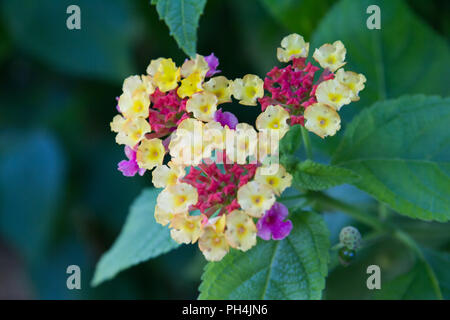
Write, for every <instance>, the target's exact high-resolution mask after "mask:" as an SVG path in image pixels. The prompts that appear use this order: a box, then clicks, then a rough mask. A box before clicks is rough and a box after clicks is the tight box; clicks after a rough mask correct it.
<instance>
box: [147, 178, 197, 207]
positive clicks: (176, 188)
mask: <svg viewBox="0 0 450 320" xmlns="http://www.w3.org/2000/svg"><path fill="white" fill-rule="evenodd" d="M197 200H198V193H197V189H195V188H194V187H193V186H191V185H190V184H188V183H184V182H181V183H177V184H174V185H169V186H167V187H166V188H165V189H164V190H163V191H161V193H160V194H159V195H158V198H157V199H156V203H157V205H158V206H159V207H161V208H164V210H165V211H169V212H173V213H174V214H176V213H183V212H187V211H188V209H189V206H191V205H194V204H196V203H197Z"/></svg>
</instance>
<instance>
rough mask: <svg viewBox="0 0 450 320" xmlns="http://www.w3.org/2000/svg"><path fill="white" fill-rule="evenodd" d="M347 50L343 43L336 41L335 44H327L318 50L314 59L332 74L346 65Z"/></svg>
mask: <svg viewBox="0 0 450 320" xmlns="http://www.w3.org/2000/svg"><path fill="white" fill-rule="evenodd" d="M346 53H347V50H346V49H345V47H344V44H343V43H342V42H341V41H339V40H338V41H335V42H334V43H333V44H329V43H326V44H324V45H322V46H321V47H320V48H319V49H316V50H315V51H314V54H313V58H314V59H315V60H316V61H317V62H318V63H319V64H320V66H321V67H322V68H324V69H325V68H327V69H329V70H330V71H331V72H334V71H336V70H337V69H339V68H340V67H342V66H343V65H345V62H344V61H345V54H346Z"/></svg>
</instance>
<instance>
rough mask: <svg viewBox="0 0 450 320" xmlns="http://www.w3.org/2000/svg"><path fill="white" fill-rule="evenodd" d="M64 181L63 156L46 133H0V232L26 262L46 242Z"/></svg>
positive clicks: (38, 255) (37, 255) (39, 253)
mask: <svg viewBox="0 0 450 320" xmlns="http://www.w3.org/2000/svg"><path fill="white" fill-rule="evenodd" d="M64 182H65V159H64V155H63V153H62V150H61V146H60V144H59V143H58V141H57V140H56V139H55V138H54V137H53V136H52V135H51V134H50V133H48V132H42V131H36V132H30V133H25V134H23V133H22V134H17V133H13V132H3V133H2V135H0V234H1V236H2V237H4V238H5V239H6V240H7V241H8V242H10V243H12V244H13V245H14V246H15V247H16V248H17V249H18V250H19V252H20V254H21V255H23V256H24V257H25V258H26V259H27V260H28V261H27V262H31V260H35V261H37V260H39V259H41V257H42V253H43V251H45V249H46V248H47V245H48V244H49V241H50V234H51V229H52V226H53V223H54V222H55V217H56V214H57V209H58V205H59V204H60V203H61V202H60V201H61V197H62V196H64Z"/></svg>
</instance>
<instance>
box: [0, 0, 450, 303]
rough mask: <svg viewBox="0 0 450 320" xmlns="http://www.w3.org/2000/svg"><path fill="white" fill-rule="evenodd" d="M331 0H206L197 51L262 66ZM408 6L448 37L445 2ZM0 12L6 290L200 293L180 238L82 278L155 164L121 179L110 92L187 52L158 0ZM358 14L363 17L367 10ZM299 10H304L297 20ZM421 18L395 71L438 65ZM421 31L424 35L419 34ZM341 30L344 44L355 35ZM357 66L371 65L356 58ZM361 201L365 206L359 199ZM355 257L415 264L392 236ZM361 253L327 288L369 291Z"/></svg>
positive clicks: (12, 7)
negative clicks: (106, 274)
mask: <svg viewBox="0 0 450 320" xmlns="http://www.w3.org/2000/svg"><path fill="white" fill-rule="evenodd" d="M354 1H355V2H358V0H354ZM331 2H332V1H307V0H303V1H293V0H291V1H287V0H284V1H280V3H278V1H277V2H276V3H275V1H269V0H250V1H238V0H232V1H220V0H209V1H207V3H206V6H205V9H204V12H203V15H202V16H201V18H200V27H199V29H198V31H197V33H198V34H197V37H198V45H197V50H198V52H199V53H201V54H209V53H210V52H214V53H215V55H216V56H218V57H219V58H220V63H221V64H220V69H221V70H224V75H225V76H227V77H230V78H235V77H240V76H242V75H243V74H246V73H255V74H258V75H260V76H261V77H262V76H263V75H264V74H265V73H266V72H267V71H269V70H270V68H271V67H272V66H273V65H276V64H277V61H276V55H275V52H276V47H277V46H278V45H279V42H280V40H281V38H282V37H283V36H284V35H286V34H287V33H290V32H298V33H300V34H303V35H305V37H306V39H307V40H311V39H312V38H311V37H312V35H313V34H314V31H315V30H316V28H317V26H318V25H319V22H320V19H321V18H322V16H324V15H325V16H326V15H327V14H329V10H330V8H331V7H332V6H333V5H332V3H331ZM388 2H389V1H384V2H383V3H388ZM69 4H78V5H79V6H80V8H81V12H82V13H81V15H82V17H81V23H82V29H81V30H68V29H67V28H66V19H67V16H68V15H67V14H66V8H67V6H68V5H69ZM408 4H409V5H410V8H411V10H412V11H413V14H414V15H417V16H418V18H417V19H420V20H418V21H420V23H424V24H427V25H430V26H431V27H432V28H433V29H434V31H435V32H436V33H437V34H439V35H440V37H442V38H443V39H440V40H439V42H441V41H442V42H443V41H448V35H449V21H450V19H448V15H449V10H448V1H445V0H444V1H440V0H436V1H428V2H426V3H425V2H423V1H419V0H417V1H408ZM290 5H292V6H293V7H292V9H290V7H289V6H290ZM334 7H335V9H334V10H337V9H336V5H334ZM445 8H447V10H445ZM400 9H402V10H400ZM0 10H1V12H0V16H1V17H2V19H1V20H0V39H1V40H0V71H1V74H2V76H1V80H0V81H1V86H0V93H1V95H0V96H1V99H2V101H1V112H0V243H1V244H2V245H1V246H0V261H3V260H2V259H3V257H7V258H6V259H8V261H9V262H11V266H13V267H8V266H9V264H0V274H1V277H0V297H6V298H17V297H31V298H52V299H66V298H67V299H80V298H83V299H86V298H97V299H102V298H126V299H127V298H154V299H164V298H197V296H198V285H199V283H200V276H201V274H202V272H203V266H204V264H205V261H204V259H203V257H202V256H201V254H200V253H199V252H198V250H197V248H195V247H193V246H192V247H188V246H181V247H180V248H178V249H176V250H174V251H171V252H170V253H168V254H165V255H163V256H161V257H158V258H156V259H153V260H150V261H148V262H146V263H143V264H140V265H138V266H135V267H133V268H131V269H129V270H127V271H124V272H123V273H120V274H119V275H118V276H117V277H116V278H115V279H114V281H109V282H105V283H104V284H102V285H101V286H99V287H97V288H91V287H90V286H89V281H90V279H92V275H93V270H94V265H95V263H96V262H97V261H98V259H99V257H100V255H101V254H102V253H103V252H104V251H106V250H107V249H108V248H109V247H110V246H111V244H112V243H113V240H114V239H115V238H116V237H117V235H118V234H119V231H120V229H121V226H122V225H123V223H124V220H125V217H126V215H127V213H128V208H129V206H130V204H131V203H132V201H133V199H135V198H136V197H137V196H138V195H139V194H140V192H141V190H142V189H143V188H144V187H146V186H151V179H150V177H149V175H146V176H144V177H135V178H125V177H123V176H122V175H121V173H120V172H118V171H117V170H116V168H117V167H116V166H117V162H119V161H120V160H122V159H123V157H124V155H123V150H122V148H121V147H119V146H117V145H116V144H115V142H114V135H113V134H112V133H111V132H110V130H109V122H110V121H111V119H112V117H113V116H114V114H115V113H116V110H115V103H116V102H115V97H116V96H117V95H119V94H120V90H121V84H122V80H123V79H124V78H125V77H127V76H128V75H130V74H132V73H134V72H140V73H143V72H144V70H145V68H146V66H147V65H148V63H149V61H150V59H152V58H156V57H160V56H166V57H172V58H173V59H174V60H175V61H176V62H177V63H178V64H180V63H182V62H183V61H184V59H185V57H186V56H185V54H184V53H183V52H182V51H181V50H180V49H179V48H178V46H177V43H176V41H175V40H174V39H173V38H172V37H170V36H169V29H168V27H167V25H166V24H165V23H164V21H161V20H160V19H159V17H158V15H157V12H156V9H155V7H154V6H151V5H150V1H148V0H139V1H126V0H111V1H108V2H107V4H105V2H104V1H100V0H89V1H88V0H77V1H66V0H64V1H50V0H45V1H39V2H37V1H31V0H22V1H13V0H4V1H2V2H1V3H0ZM396 10H397V11H395V12H392V20H393V21H394V20H395V21H396V23H397V24H398V25H399V26H402V25H403V27H404V28H411V26H410V25H409V23H410V22H411V20H410V15H409V13H405V12H403V11H404V10H403V8H397V9H396ZM354 14H358V13H354ZM360 14H361V15H362V16H365V12H361V13H360ZM297 16H301V17H303V18H302V20H301V21H297V20H296V17H297ZM284 18H287V19H288V20H286V21H285V20H284ZM325 19H326V18H325ZM328 19H330V18H328ZM414 19H416V18H415V17H414ZM414 21H416V20H414ZM423 21H424V22H423ZM347 22H348V23H350V22H351V21H347ZM414 23H416V22H414ZM386 27H387V26H386ZM426 28H427V29H426V31H421V30H422V29H421V27H417V28H415V27H414V28H413V29H411V30H410V31H411V32H410V34H409V38H408V39H409V40H408V43H409V44H410V45H411V50H410V51H412V52H411V53H410V54H419V53H420V55H421V62H420V64H418V65H416V64H415V61H414V59H413V58H411V59H410V58H408V59H403V60H401V61H400V62H401V65H402V68H404V69H411V68H413V69H412V70H414V68H419V67H423V68H426V67H427V66H429V64H430V63H431V64H433V63H435V62H434V61H431V60H433V59H434V58H433V57H435V55H436V54H438V52H436V50H437V49H436V48H435V47H434V46H435V45H436V41H437V40H435V38H434V36H433V37H432V38H430V37H428V36H427V35H428V32H429V31H428V30H431V29H429V28H428V27H426ZM331 31H332V30H331ZM331 31H330V32H331ZM393 33H394V34H395V33H396V32H393ZM319 34H325V31H324V30H322V31H319ZM417 34H419V35H423V37H421V38H420V39H421V40H420V41H418V40H417V38H415V37H416V35H417ZM336 36H337V37H339V35H338V34H337V35H336ZM318 37H319V36H317V35H316V36H315V38H314V39H318ZM327 37H332V38H334V35H332V34H328V35H327ZM360 38H361V39H362V38H364V35H360ZM342 40H343V41H344V42H345V44H346V45H350V48H351V43H353V42H352V41H353V40H354V38H353V37H351V36H350V37H347V38H343V39H342ZM363 44H364V43H363ZM402 45H403V44H402V41H394V40H392V41H388V42H387V43H386V52H385V53H386V54H390V52H396V49H398V48H400V47H401V46H402ZM440 46H441V45H439V47H440ZM350 48H349V56H351V59H349V60H350V61H358V60H357V57H358V52H359V50H361V49H363V48H364V47H363V46H362V47H356V48H355V50H350ZM388 48H389V50H388ZM439 50H440V49H439ZM363 51H364V50H363ZM407 57H409V56H408V55H407ZM427 57H428V58H427ZM391 60H395V59H391ZM400 62H399V61H392V67H393V71H392V73H395V74H398V73H402V72H404V71H405V70H403V69H402V70H400V69H396V67H397V63H400ZM445 67H447V69H445ZM399 68H400V67H399ZM436 68H437V67H436ZM441 68H442V67H441ZM354 69H355V70H356V71H358V72H366V70H364V64H361V65H358V66H354ZM445 70H448V59H447V60H446V65H444V70H442V71H445ZM411 77H412V78H411V79H409V80H410V81H413V80H417V79H415V78H416V77H417V74H414V75H412V76H411ZM413 78H414V79H413ZM419 80H420V79H419ZM421 81H424V79H422V80H421ZM440 81H443V80H442V78H441V79H440ZM418 83H419V82H418ZM444 84H445V81H444ZM425 85H426V86H430V85H431V83H429V82H427V83H426V84H425ZM447 88H448V86H447ZM390 89H391V88H390ZM392 90H399V89H398V88H392ZM368 92H369V93H370V90H368ZM393 92H396V91H393ZM366 98H367V97H366ZM362 100H363V99H362ZM363 101H364V100H363ZM366 101H367V100H366ZM362 103H363V102H361V104H362ZM225 109H227V110H232V111H233V112H235V113H236V114H237V115H238V116H239V119H240V120H242V121H248V122H253V121H254V119H255V118H256V115H257V112H258V110H256V109H252V108H246V107H242V106H239V105H235V104H233V105H230V106H227V107H226V108H225ZM330 145H331V146H332V145H333V144H332V143H331V144H330ZM321 156H323V157H324V159H327V158H326V155H324V154H322V155H321ZM339 188H340V189H339ZM346 188H348V186H343V187H338V188H336V189H334V191H333V192H335V193H336V194H339V195H341V196H342V197H346V196H347V197H348V196H349V194H351V195H355V194H358V192H357V191H355V190H353V189H352V191H350V193H349V191H348V189H346ZM361 194H362V193H361ZM361 199H362V200H361V201H363V203H365V204H367V205H373V202H371V200H369V199H368V197H367V196H365V195H362V196H361ZM352 200H353V199H352ZM329 215H331V216H329ZM329 215H328V214H327V215H325V221H326V222H327V223H328V224H329V227H330V230H331V231H332V237H331V239H334V238H336V234H335V233H336V232H334V233H333V230H335V229H336V230H337V228H336V224H343V223H347V222H348V218H346V217H345V216H343V218H342V216H341V215H340V214H338V213H330V214H329ZM331 217H333V218H331ZM399 219H400V218H399ZM401 221H404V220H401ZM407 224H408V227H411V228H412V230H416V231H417V239H422V240H423V241H425V242H428V244H429V245H430V246H433V247H437V248H440V249H446V250H448V249H450V241H449V239H448V237H444V236H443V237H442V238H439V239H437V238H436V237H434V236H436V234H434V235H433V237H432V239H431V238H429V237H428V236H427V235H428V234H430V232H426V230H427V228H429V225H428V224H427V225H426V226H425V227H423V226H420V223H418V224H417V225H413V224H414V223H413V222H411V221H409V222H407ZM438 228H444V230H441V229H439V230H441V231H440V232H439V233H441V234H444V235H445V234H448V225H447V226H445V225H444V226H439V227H438ZM436 233H438V232H436ZM333 234H334V235H333ZM333 237H334V238H333ZM399 252H400V254H399ZM357 259H358V261H362V260H364V259H376V261H377V262H379V263H381V264H382V265H383V266H385V265H386V266H387V265H389V266H394V267H395V268H390V270H392V273H393V274H392V275H389V276H388V278H389V279H394V278H395V277H396V276H398V275H400V274H401V273H402V271H404V270H408V269H409V268H412V267H413V262H412V259H411V257H410V256H408V255H407V254H403V253H402V250H397V249H395V248H394V245H393V244H392V242H389V243H381V244H378V245H376V246H371V247H368V248H366V249H365V250H364V251H363V254H361V255H359V256H358V258H357ZM358 261H355V263H354V264H352V265H351V266H350V267H348V268H342V267H338V268H336V269H335V271H333V272H332V273H331V274H330V276H329V278H328V282H327V289H326V297H327V298H359V297H365V296H367V295H368V292H367V289H365V291H364V288H359V286H360V285H364V284H365V279H366V274H365V272H363V271H361V270H360V271H357V270H356V269H357V268H358V267H359V266H360V265H361V264H360V263H358ZM370 262H371V261H370ZM71 264H77V265H79V266H80V267H81V269H82V290H80V291H69V290H67V288H66V278H67V274H66V268H67V266H68V265H71ZM180 266H181V267H180ZM361 279H363V280H364V281H362V280H361ZM7 280H8V281H10V282H11V281H12V282H13V283H17V284H18V285H17V290H13V291H6V292H2V290H9V289H8V288H10V287H11V286H4V285H2V284H3V283H4V281H7ZM19 283H22V284H23V285H20V286H19ZM343 286H344V287H345V288H346V290H344V292H345V295H344V296H343V295H342V293H343V291H342V290H341V288H342V287H343Z"/></svg>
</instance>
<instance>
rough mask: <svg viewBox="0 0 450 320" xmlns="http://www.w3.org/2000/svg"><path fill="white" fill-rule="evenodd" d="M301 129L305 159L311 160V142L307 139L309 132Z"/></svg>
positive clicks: (303, 128)
mask: <svg viewBox="0 0 450 320" xmlns="http://www.w3.org/2000/svg"><path fill="white" fill-rule="evenodd" d="M301 128H302V138H303V144H304V145H305V151H306V157H307V158H308V159H310V160H312V149H311V140H310V139H309V132H308V131H307V130H306V129H305V127H303V126H301Z"/></svg>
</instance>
